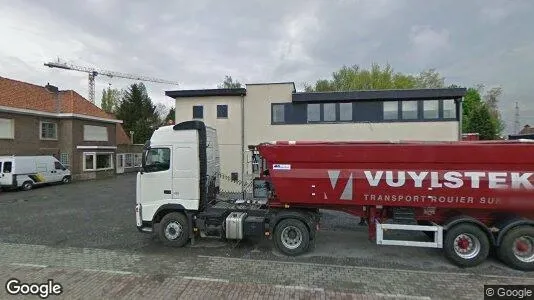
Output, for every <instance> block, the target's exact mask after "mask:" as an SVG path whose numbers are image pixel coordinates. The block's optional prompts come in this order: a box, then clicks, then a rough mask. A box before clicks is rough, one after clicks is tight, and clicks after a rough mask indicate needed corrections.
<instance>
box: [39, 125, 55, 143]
mask: <svg viewBox="0 0 534 300" xmlns="http://www.w3.org/2000/svg"><path fill="white" fill-rule="evenodd" d="M41 139H42V140H57V124H56V123H50V122H41Z"/></svg>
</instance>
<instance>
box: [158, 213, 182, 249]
mask: <svg viewBox="0 0 534 300" xmlns="http://www.w3.org/2000/svg"><path fill="white" fill-rule="evenodd" d="M159 225H160V226H159V230H158V235H159V239H160V240H161V241H162V242H163V244H164V245H166V246H171V247H183V246H184V245H185V244H186V243H187V242H188V241H189V223H188V222H187V218H186V217H185V216H184V215H183V214H182V213H178V212H173V213H169V214H166V215H165V216H164V217H163V218H162V219H161V222H160V224H159Z"/></svg>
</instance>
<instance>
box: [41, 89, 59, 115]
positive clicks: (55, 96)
mask: <svg viewBox="0 0 534 300" xmlns="http://www.w3.org/2000/svg"><path fill="white" fill-rule="evenodd" d="M45 89H46V90H47V91H49V92H50V93H53V94H54V98H55V100H56V101H55V102H56V103H55V104H56V113H60V112H61V105H60V103H59V101H60V100H59V89H58V88H57V86H53V85H51V84H50V83H47V84H46V86H45Z"/></svg>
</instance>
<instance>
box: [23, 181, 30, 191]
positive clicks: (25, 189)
mask: <svg viewBox="0 0 534 300" xmlns="http://www.w3.org/2000/svg"><path fill="white" fill-rule="evenodd" d="M21 188H22V190H23V191H29V190H31V189H32V188H33V183H32V182H31V181H25V182H24V183H23V184H22V186H21Z"/></svg>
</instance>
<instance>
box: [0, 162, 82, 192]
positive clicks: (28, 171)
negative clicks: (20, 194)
mask: <svg viewBox="0 0 534 300" xmlns="http://www.w3.org/2000/svg"><path fill="white" fill-rule="evenodd" d="M70 181H71V172H70V170H68V169H67V168H66V167H65V166H63V165H62V164H61V163H60V162H59V161H58V160H57V159H56V158H55V157H53V156H0V187H1V188H7V189H10V188H20V189H22V190H31V189H32V188H33V187H34V186H37V185H43V184H47V183H56V182H62V183H69V182H70Z"/></svg>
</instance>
